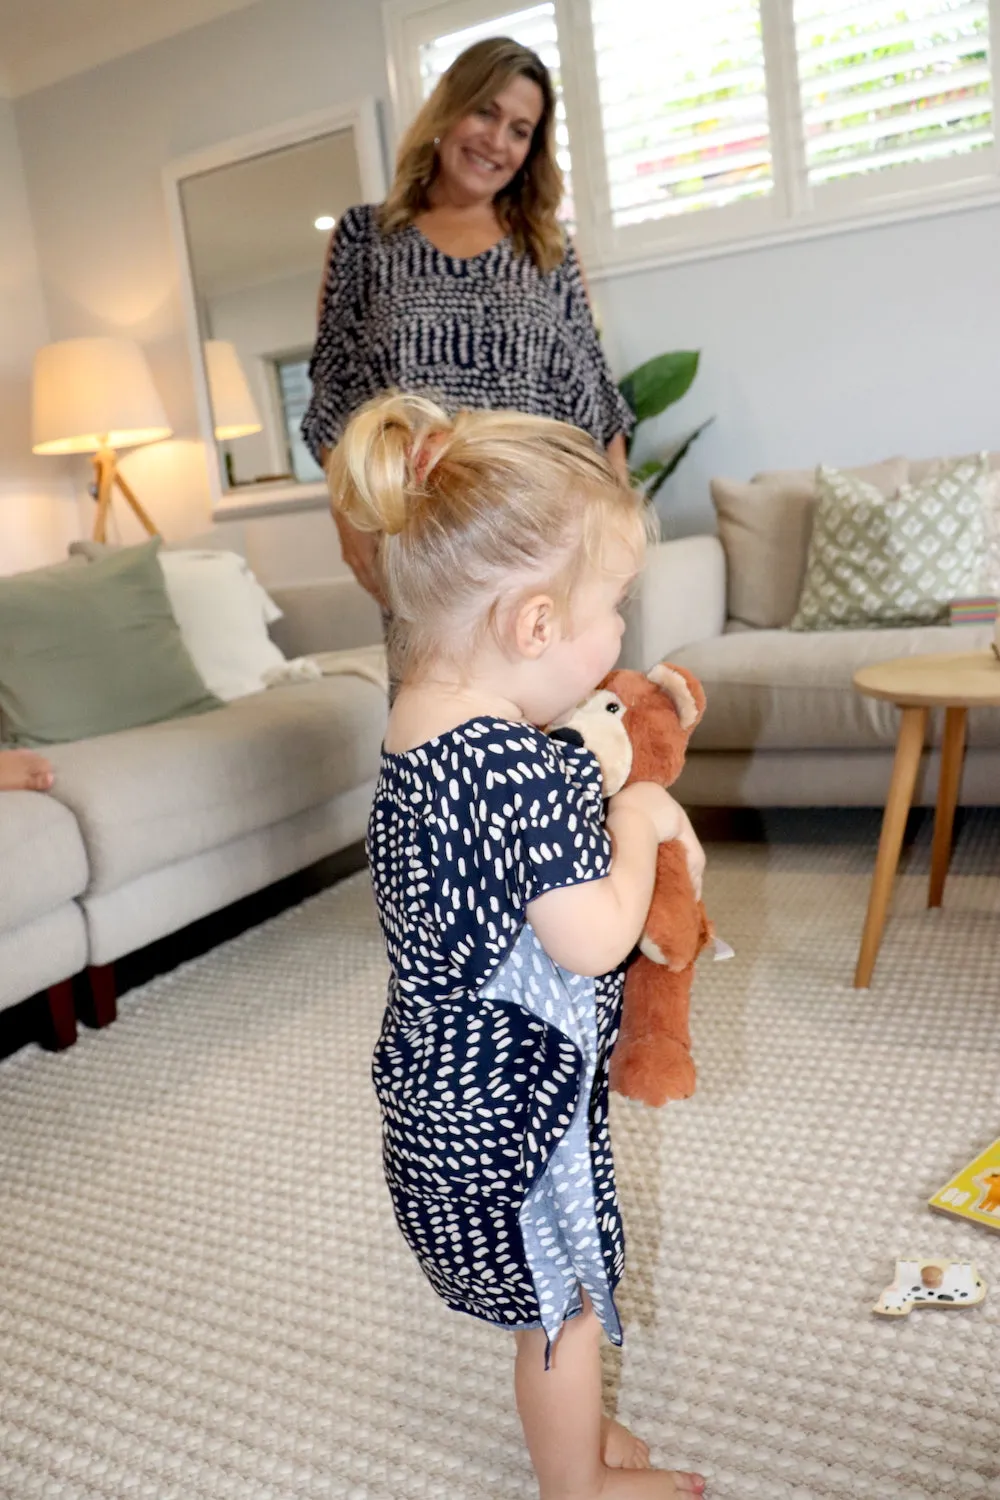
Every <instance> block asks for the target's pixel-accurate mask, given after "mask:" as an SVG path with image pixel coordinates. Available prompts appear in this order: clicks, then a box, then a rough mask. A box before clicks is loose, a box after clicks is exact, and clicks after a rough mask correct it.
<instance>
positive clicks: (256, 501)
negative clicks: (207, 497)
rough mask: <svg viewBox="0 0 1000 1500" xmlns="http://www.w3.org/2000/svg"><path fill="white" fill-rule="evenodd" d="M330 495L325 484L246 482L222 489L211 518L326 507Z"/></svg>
mask: <svg viewBox="0 0 1000 1500" xmlns="http://www.w3.org/2000/svg"><path fill="white" fill-rule="evenodd" d="M329 504H330V496H329V493H328V491H327V488H326V485H325V484H323V483H322V482H321V481H319V480H316V481H315V482H314V483H312V484H248V485H244V486H240V487H238V488H237V489H234V490H225V491H224V492H223V494H222V497H221V499H220V500H219V503H218V504H217V505H216V506H215V508H214V509H213V511H212V520H213V521H251V520H254V519H256V518H258V517H260V516H287V515H295V514H297V513H298V512H300V511H307V510H327V509H328V507H329Z"/></svg>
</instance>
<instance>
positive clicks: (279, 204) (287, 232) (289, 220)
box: [181, 130, 362, 299]
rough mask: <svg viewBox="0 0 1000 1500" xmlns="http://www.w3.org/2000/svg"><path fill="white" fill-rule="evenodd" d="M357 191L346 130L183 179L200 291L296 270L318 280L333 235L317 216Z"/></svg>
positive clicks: (204, 294)
mask: <svg viewBox="0 0 1000 1500" xmlns="http://www.w3.org/2000/svg"><path fill="white" fill-rule="evenodd" d="M361 196H362V194H361V181H360V178H359V176H358V158H357V152H356V150H355V145H354V132H353V131H351V130H338V131H335V132H334V133H332V134H330V135H324V136H320V137H318V138H317V139H316V140H310V141H303V142H302V143H301V144H299V145H297V146H289V147H286V148H285V149H284V150H281V151H269V152H267V153H266V154H265V155H263V156H253V157H249V158H247V159H246V160H245V161H239V162H232V163H230V164H229V165H228V166H224V167H219V168H217V169H216V170H215V171H212V172H203V173H201V174H200V175H199V176H197V177H188V178H185V180H184V182H183V183H182V185H181V199H182V202H183V205H184V223H185V229H186V233H187V241H188V249H189V252H190V255H191V263H192V271H193V275H194V283H195V289H196V291H197V293H198V296H199V297H200V298H208V299H211V298H213V297H219V296H222V295H224V294H225V293H226V292H234V291H238V290H241V289H242V288H245V287H249V286H256V285H258V284H259V283H261V282H266V281H273V280H277V279H279V278H281V279H284V278H287V277H290V276H295V275H297V274H299V273H300V272H308V273H309V274H310V275H311V276H312V277H313V278H314V280H315V281H316V284H317V286H318V285H319V278H320V272H321V270H322V267H323V257H324V254H325V252H326V246H327V241H328V240H329V237H330V236H329V233H328V232H323V231H321V230H318V229H316V227H315V222H314V221H315V220H316V219H317V218H318V217H319V216H320V215H321V214H330V215H332V216H333V217H334V218H339V217H340V215H341V214H342V213H343V212H344V210H345V209H346V208H349V207H350V205H351V204H352V203H357V202H358V201H359V200H360V198H361Z"/></svg>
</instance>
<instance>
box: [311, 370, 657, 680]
mask: <svg viewBox="0 0 1000 1500" xmlns="http://www.w3.org/2000/svg"><path fill="white" fill-rule="evenodd" d="M327 474H328V480H329V485H330V494H331V497H332V503H333V507H334V510H335V511H337V512H338V513H339V514H340V515H342V516H344V517H345V518H346V519H347V520H348V521H349V522H350V523H351V524H352V525H353V526H356V527H357V528H358V529H359V530H361V531H368V532H378V533H381V535H382V541H381V545H380V548H379V570H380V573H381V577H382V582H383V585H384V590H385V595H386V598H387V601H388V604H389V607H390V609H391V611H392V613H393V616H394V620H395V625H394V631H393V635H392V638H391V639H390V643H389V644H390V662H391V667H392V669H393V675H394V676H395V678H396V680H397V681H406V680H410V681H412V680H414V679H415V678H417V677H419V676H420V675H421V674H422V673H424V672H425V671H426V669H427V668H428V666H430V665H431V664H432V663H434V662H440V661H445V662H447V663H449V664H450V665H452V666H454V667H457V668H458V669H459V670H461V668H462V667H463V665H464V664H465V662H467V661H468V659H469V657H470V655H471V654H472V653H473V652H474V651H475V649H476V647H477V645H479V644H480V643H481V642H482V640H483V639H484V636H485V634H486V633H487V632H489V631H490V630H492V631H494V633H495V634H496V635H497V638H499V633H500V631H501V629H502V616H503V612H504V610H505V609H507V608H509V607H510V606H511V605H514V604H516V602H517V600H518V599H519V598H521V597H524V595H525V593H526V591H527V590H528V589H531V590H532V591H535V590H537V589H538V587H539V586H540V585H544V587H545V589H546V590H547V591H548V592H549V593H551V595H552V597H553V599H554V600H555V602H556V604H557V606H558V607H559V609H560V611H561V613H562V615H563V617H564V619H565V618H571V605H572V597H573V592H574V589H575V588H576V586H577V584H578V582H579V581H580V579H581V578H582V577H583V576H584V575H585V573H586V570H587V569H588V567H598V568H603V567H605V566H606V563H605V561H604V558H605V552H606V547H605V542H606V538H607V535H608V533H609V531H613V532H614V533H616V534H617V535H619V536H621V537H622V538H623V540H625V541H626V542H627V544H628V546H629V547H630V549H632V550H633V552H634V555H635V565H636V569H638V567H639V565H640V563H641V561H642V556H643V553H644V550H645V545H646V540H647V538H648V534H649V525H648V513H647V508H646V507H645V506H644V503H643V501H642V498H641V496H640V495H638V494H637V492H636V491H634V490H631V489H630V488H629V487H628V486H627V485H626V484H625V483H623V481H622V479H621V477H620V476H619V474H618V473H617V471H616V470H615V469H614V468H613V467H612V465H611V464H610V463H609V461H608V458H607V455H606V454H605V453H604V451H603V450H602V449H601V448H599V447H598V446H597V444H596V443H595V442H594V441H593V439H592V438H590V437H589V436H588V435H587V434H586V433H585V432H581V431H580V429H579V428H577V427H570V426H569V424H568V423H565V422H555V421H552V420H551V419H549V418H548V417H530V416H526V415H524V414H523V413H521V412H514V411H461V412H459V413H458V415H457V416H456V417H455V418H454V420H452V419H451V418H450V417H449V416H448V415H447V413H446V412H444V411H443V410H442V409H441V408H440V407H439V406H437V405H435V403H434V402H433V401H428V400H426V399H424V398H423V397H420V396H407V395H401V394H399V393H398V392H392V393H390V394H388V395H385V396H378V397H376V398H375V399H374V400H373V401H370V402H368V404H367V405H365V406H363V407H361V408H360V409H359V410H358V411H357V412H356V413H355V415H354V416H353V417H352V419H351V421H350V422H349V423H348V426H347V430H346V431H345V433H344V435H343V437H342V438H341V440H340V442H339V443H338V445H337V447H336V448H335V449H334V450H333V453H332V454H331V455H330V461H329V464H328V468H327Z"/></svg>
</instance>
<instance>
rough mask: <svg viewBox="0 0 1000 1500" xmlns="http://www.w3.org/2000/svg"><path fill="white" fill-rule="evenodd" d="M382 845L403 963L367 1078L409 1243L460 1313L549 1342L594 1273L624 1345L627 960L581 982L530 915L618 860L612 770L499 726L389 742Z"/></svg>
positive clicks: (387, 909) (395, 957)
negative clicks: (606, 804)
mask: <svg viewBox="0 0 1000 1500" xmlns="http://www.w3.org/2000/svg"><path fill="white" fill-rule="evenodd" d="M368 855H369V863H370V867H371V873H372V883H373V887H374V890H375V897H376V902H377V905H378V910H379V917H380V921H381V924H382V930H383V933H384V936H385V940H386V946H387V949H388V954H389V959H390V964H391V967H392V977H391V980H390V985H389V997H388V1004H387V1007H386V1012H385V1017H384V1020H383V1025H382V1032H381V1035H380V1038H379V1042H378V1045H377V1047H376V1051H375V1057H374V1064H373V1074H374V1080H375V1087H376V1092H377V1094H378V1098H379V1103H380V1105H381V1109H382V1127H383V1160H384V1166H385V1174H386V1180H387V1182H388V1185H389V1190H390V1194H391V1197H392V1200H393V1206H394V1208H395V1212H396V1217H397V1220H398V1222H399V1226H400V1228H401V1230H402V1232H403V1234H404V1236H405V1237H406V1240H407V1242H408V1243H409V1245H410V1247H411V1249H412V1250H413V1252H414V1254H415V1255H416V1257H417V1260H418V1261H419V1263H420V1265H421V1267H422V1269H423V1270H424V1272H425V1274H426V1275H427V1277H428V1279H429V1281H430V1282H431V1284H432V1286H433V1287H434V1288H435V1290H436V1291H437V1292H438V1294H439V1295H440V1296H441V1297H442V1298H443V1299H444V1300H445V1302H447V1303H448V1304H449V1306H451V1307H454V1308H457V1309H458V1310H460V1311H463V1312H467V1313H471V1314H473V1315H474V1316H476V1317H480V1318H484V1319H486V1320H487V1321H489V1322H493V1323H499V1324H502V1325H504V1326H506V1327H509V1328H518V1327H537V1326H539V1325H541V1326H542V1327H544V1328H545V1330H546V1332H547V1334H548V1336H549V1338H550V1339H551V1338H554V1337H555V1335H556V1334H557V1333H558V1330H559V1327H560V1326H561V1324H562V1322H563V1320H564V1318H565V1317H566V1316H568V1315H569V1314H571V1313H572V1312H573V1311H575V1310H577V1309H578V1307H579V1287H580V1286H581V1285H582V1286H583V1287H585V1288H586V1290H587V1292H588V1294H589V1295H590V1297H591V1298H592V1300H593V1302H594V1306H595V1309H596V1310H597V1312H598V1314H599V1316H600V1317H601V1319H602V1321H603V1322H604V1325H605V1327H606V1329H607V1331H608V1333H609V1336H610V1337H611V1338H612V1339H614V1340H615V1341H616V1342H620V1339H621V1330H620V1325H619V1322H618V1316H617V1313H616V1311H615V1307H614V1288H615V1286H616V1285H617V1283H618V1280H619V1278H620V1276H621V1273H622V1270H623V1266H624V1245H623V1236H622V1228H621V1218H620V1214H619V1210H618V1202H617V1196H616V1192H615V1183H614V1167H613V1161H612V1155H611V1147H610V1140H609V1137H608V1123H607V1120H608V1111H607V1094H608V1081H607V1064H608V1057H609V1054H610V1051H611V1047H612V1045H613V1043H614V1038H615V1035H616V1033H617V1027H618V1020H619V1014H620V1008H621V993H622V983H623V977H622V971H621V970H617V971H615V972H614V973H612V974H609V975H605V976H602V977H601V978H599V979H597V980H594V979H590V978H583V977H581V976H579V975H574V974H569V973H568V972H567V971H565V970H563V969H560V968H559V966H558V965H557V964H555V963H554V962H553V960H552V959H550V958H549V957H548V955H547V954H546V953H545V952H544V950H543V949H542V947H541V945H540V944H539V943H538V940H537V939H536V938H535V936H534V933H533V931H532V929H531V928H530V927H528V926H527V925H526V923H525V911H526V908H527V906H528V904H529V903H530V902H531V901H532V900H534V899H535V898H536V897H537V896H540V895H542V894H543V893H544V892H546V891H550V890H556V889H559V888H563V887H567V886H572V885H576V884H580V883H582V882H585V881H589V880H594V879H600V878H601V877H602V876H604V875H605V874H606V873H607V871H608V869H609V868H610V862H611V848H610V842H609V840H608V837H607V834H606V832H605V829H604V822H603V802H602V797H601V776H600V769H599V767H598V764H597V761H596V760H595V759H594V757H593V756H592V755H590V753H589V752H587V751H585V750H577V749H574V748H572V747H568V746H564V745H557V744H553V742H552V741H550V740H549V739H547V738H546V736H545V735H543V734H542V733H540V731H538V730H537V729H534V728H532V727H530V726H526V725H524V724H514V723H508V722H506V721H504V720H498V719H486V718H484V719H475V720H472V721H470V722H469V723H468V724H464V725H462V726H460V727H459V728H458V729H456V730H453V731H451V732H449V733H448V734H445V735H442V736H440V737H439V738H437V739H435V740H432V741H430V742H429V743H428V744H426V745H422V746H420V747H419V748H418V749H416V750H413V751H409V752H407V753H405V754H403V755H385V756H384V757H383V762H382V770H381V775H380V779H379V784H378V787H377V789H376V793H375V799H374V804H373V808H372V814H371V820H370V823H369V831H368Z"/></svg>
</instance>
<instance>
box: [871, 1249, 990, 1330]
mask: <svg viewBox="0 0 1000 1500" xmlns="http://www.w3.org/2000/svg"><path fill="white" fill-rule="evenodd" d="M985 1296H986V1283H985V1281H984V1280H983V1278H982V1277H981V1276H980V1274H979V1272H978V1271H977V1270H976V1268H975V1266H973V1265H970V1264H969V1262H968V1261H961V1260H897V1262H896V1279H895V1280H894V1281H893V1283H892V1286H887V1287H886V1289H885V1291H884V1292H883V1293H882V1295H881V1297H880V1298H879V1300H878V1301H877V1302H876V1304H875V1306H874V1307H873V1308H872V1312H875V1313H880V1314H881V1315H882V1317H884V1318H905V1317H906V1315H907V1313H908V1312H910V1310H911V1309H912V1308H914V1307H975V1306H976V1304H977V1303H979V1302H982V1300H983V1298H984V1297H985Z"/></svg>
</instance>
